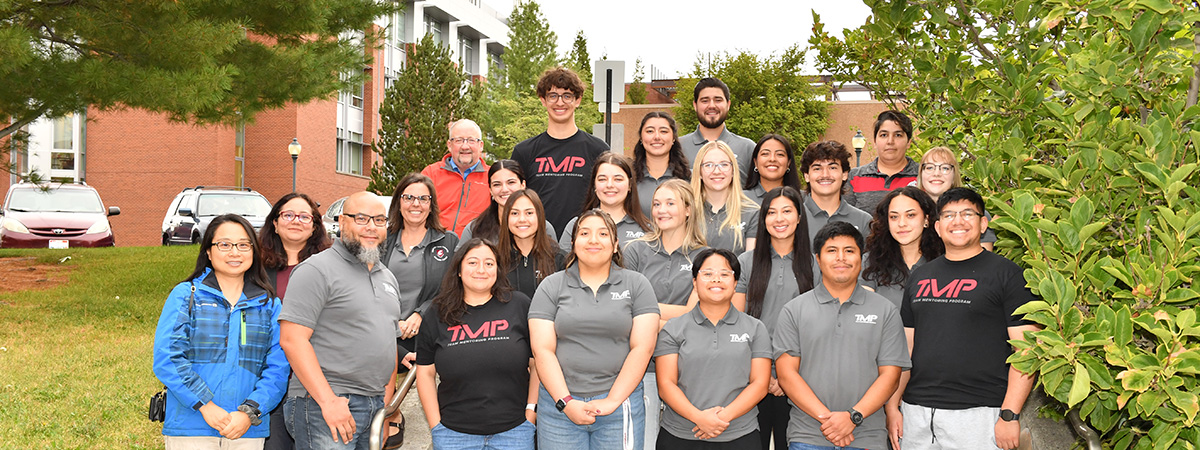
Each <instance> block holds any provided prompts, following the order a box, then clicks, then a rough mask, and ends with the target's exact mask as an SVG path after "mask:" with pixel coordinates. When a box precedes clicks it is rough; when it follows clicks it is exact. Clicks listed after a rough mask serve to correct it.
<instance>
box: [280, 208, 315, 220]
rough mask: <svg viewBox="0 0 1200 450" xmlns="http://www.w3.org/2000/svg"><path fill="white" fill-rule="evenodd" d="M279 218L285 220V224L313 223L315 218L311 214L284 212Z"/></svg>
mask: <svg viewBox="0 0 1200 450" xmlns="http://www.w3.org/2000/svg"><path fill="white" fill-rule="evenodd" d="M279 218H280V219H283V221H284V222H300V223H312V220H313V216H312V215H311V214H296V213H294V212H291V211H287V212H284V213H283V214H280V215H279Z"/></svg>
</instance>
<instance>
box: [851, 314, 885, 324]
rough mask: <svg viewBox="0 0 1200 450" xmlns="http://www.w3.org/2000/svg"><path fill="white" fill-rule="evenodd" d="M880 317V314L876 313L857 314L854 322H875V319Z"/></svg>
mask: <svg viewBox="0 0 1200 450" xmlns="http://www.w3.org/2000/svg"><path fill="white" fill-rule="evenodd" d="M878 318H879V316H877V315H874V314H855V315H854V322H855V323H869V324H875V319H878Z"/></svg>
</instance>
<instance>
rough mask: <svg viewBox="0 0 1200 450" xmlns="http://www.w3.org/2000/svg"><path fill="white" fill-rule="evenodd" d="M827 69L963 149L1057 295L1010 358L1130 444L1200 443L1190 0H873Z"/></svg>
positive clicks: (820, 37)
mask: <svg viewBox="0 0 1200 450" xmlns="http://www.w3.org/2000/svg"><path fill="white" fill-rule="evenodd" d="M867 4H868V5H870V6H871V8H872V11H873V15H872V17H871V19H869V21H868V23H867V24H865V25H863V26H862V27H860V28H858V29H856V30H848V31H847V32H846V33H845V34H844V38H836V37H833V36H831V35H830V34H829V33H827V32H825V31H824V29H823V25H822V24H821V23H820V20H819V17H817V18H816V19H817V20H816V21H815V22H816V25H815V26H814V31H815V33H814V37H813V38H812V39H811V41H810V43H811V44H813V46H814V47H815V48H816V49H818V50H819V51H820V52H821V53H820V56H819V57H818V66H819V67H821V68H822V70H825V71H828V72H832V73H833V74H834V76H835V77H836V78H838V79H842V80H848V79H856V80H862V81H863V83H864V84H865V85H867V86H868V87H870V88H872V89H873V90H875V92H876V93H877V95H879V96H881V97H882V98H884V99H885V100H886V101H888V102H890V103H892V104H893V105H894V106H897V107H902V108H906V109H907V111H908V112H909V113H910V114H911V115H913V116H914V118H915V119H916V122H917V125H918V128H919V129H920V130H921V132H920V135H919V137H920V139H922V140H927V141H929V142H930V143H931V144H934V145H948V146H950V147H951V148H956V149H958V150H960V151H961V152H962V154H963V156H964V165H965V174H966V175H967V176H969V178H970V183H971V184H972V185H973V186H974V187H975V188H977V189H979V190H980V191H981V192H982V193H984V194H985V196H986V197H987V199H988V207H989V208H990V209H991V210H992V211H993V212H995V213H996V220H995V221H993V222H992V227H993V228H995V229H996V230H997V232H998V233H999V234H1000V238H1001V239H1000V241H999V242H998V245H997V251H998V252H1000V253H1002V254H1004V255H1006V256H1008V257H1009V258H1012V259H1014V260H1016V261H1018V262H1019V263H1021V264H1022V265H1023V266H1024V267H1025V268H1026V270H1025V277H1026V279H1027V280H1028V281H1029V284H1030V286H1031V288H1032V289H1033V290H1034V292H1035V293H1037V294H1038V295H1039V296H1041V298H1042V300H1041V301H1036V302H1032V303H1030V304H1028V305H1026V306H1025V307H1023V308H1022V309H1021V310H1020V311H1019V312H1021V313H1026V314H1027V315H1026V318H1028V319H1030V320H1033V321H1035V322H1037V323H1038V324H1040V325H1041V326H1042V327H1044V329H1043V330H1042V331H1038V332H1035V333H1032V336H1029V337H1032V338H1033V339H1032V340H1030V341H1029V342H1028V343H1024V342H1019V341H1014V342H1015V343H1016V345H1018V346H1019V347H1020V348H1021V349H1022V350H1026V351H1024V352H1018V353H1016V354H1014V355H1013V357H1011V358H1010V359H1009V361H1010V362H1011V363H1012V364H1014V365H1015V366H1016V367H1017V368H1018V369H1020V370H1022V371H1024V372H1026V373H1036V374H1037V375H1038V380H1039V386H1040V388H1041V389H1043V390H1044V391H1045V392H1046V394H1047V395H1049V396H1050V397H1053V398H1054V399H1056V400H1057V401H1059V402H1062V403H1063V404H1064V405H1065V406H1066V407H1069V408H1074V409H1077V410H1078V412H1079V413H1080V415H1081V416H1082V417H1083V418H1084V419H1085V420H1086V421H1087V422H1088V423H1089V424H1090V425H1091V426H1093V427H1095V428H1096V429H1098V430H1099V431H1100V432H1101V434H1102V436H1103V438H1104V439H1105V441H1106V445H1107V446H1111V448H1115V449H1129V448H1134V449H1151V448H1153V449H1195V448H1197V443H1200V426H1197V422H1196V421H1197V414H1198V413H1200V401H1198V397H1197V394H1196V392H1197V384H1200V323H1198V321H1197V318H1196V312H1195V310H1194V309H1193V308H1194V307H1195V305H1196V304H1197V302H1198V301H1200V293H1197V291H1196V288H1195V287H1194V285H1193V283H1194V278H1195V277H1196V275H1197V274H1198V273H1200V266H1198V265H1197V260H1198V259H1200V250H1198V249H1200V214H1197V212H1198V209H1200V208H1197V205H1196V201H1197V198H1200V192H1198V191H1197V189H1196V186H1197V185H1200V171H1198V170H1197V167H1198V161H1197V158H1198V156H1197V153H1198V152H1197V144H1198V143H1200V126H1197V123H1196V119H1197V118H1198V117H1200V107H1197V106H1196V90H1197V83H1196V81H1197V80H1194V79H1193V78H1194V76H1195V75H1194V73H1196V72H1194V71H1195V70H1197V69H1196V64H1197V61H1198V57H1200V54H1198V52H1197V46H1198V45H1200V41H1197V40H1196V31H1197V29H1196V24H1197V23H1198V22H1200V10H1198V7H1197V5H1196V3H1194V2H1182V1H1171V0H1140V1H1123V2H1118V1H1113V0H1095V1H1084V2H1052V1H1042V0H1020V1H1015V2H993V1H981V2H970V3H968V2H964V1H962V0H928V1H909V2H906V1H904V0H897V1H891V2H885V1H879V0H868V1H867Z"/></svg>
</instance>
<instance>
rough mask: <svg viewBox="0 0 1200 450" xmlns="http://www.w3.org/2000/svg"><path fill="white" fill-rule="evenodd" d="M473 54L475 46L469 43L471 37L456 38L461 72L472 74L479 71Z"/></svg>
mask: <svg viewBox="0 0 1200 450" xmlns="http://www.w3.org/2000/svg"><path fill="white" fill-rule="evenodd" d="M475 56H476V55H475V46H473V45H471V39H470V38H464V37H460V38H458V62H459V64H460V65H461V66H462V69H463V72H466V73H469V74H472V75H475V74H478V73H479V67H478V64H477V61H476V58H475Z"/></svg>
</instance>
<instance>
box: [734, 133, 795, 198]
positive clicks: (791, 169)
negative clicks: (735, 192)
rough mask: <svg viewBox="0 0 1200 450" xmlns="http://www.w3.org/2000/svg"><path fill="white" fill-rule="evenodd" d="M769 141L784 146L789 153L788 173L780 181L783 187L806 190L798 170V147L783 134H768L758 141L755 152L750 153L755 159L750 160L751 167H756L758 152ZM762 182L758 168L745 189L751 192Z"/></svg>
mask: <svg viewBox="0 0 1200 450" xmlns="http://www.w3.org/2000/svg"><path fill="white" fill-rule="evenodd" d="M767 141H776V142H779V143H780V144H782V145H783V150H784V152H786V153H787V172H784V173H783V180H780V181H782V182H783V185H784V186H790V187H791V188H793V189H795V190H796V192H800V191H802V190H804V185H803V184H800V174H799V173H798V172H800V171H799V170H797V169H796V147H793V146H792V141H790V140H788V138H787V137H784V136H783V135H781V134H775V133H767V134H765V135H763V137H762V139H759V140H758V144H755V145H754V152H752V153H750V157H751V158H753V159H751V160H750V166H751V167H754V162H755V161H757V160H758V152H759V151H760V150H762V146H763V144H766V143H767ZM761 182H762V179H761V178H760V176H759V174H758V169H757V168H756V169H755V170H751V171H750V175H748V176H746V185H745V186H743V188H744V189H746V190H750V189H752V188H754V187H755V186H758V184H759V183H761Z"/></svg>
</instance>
